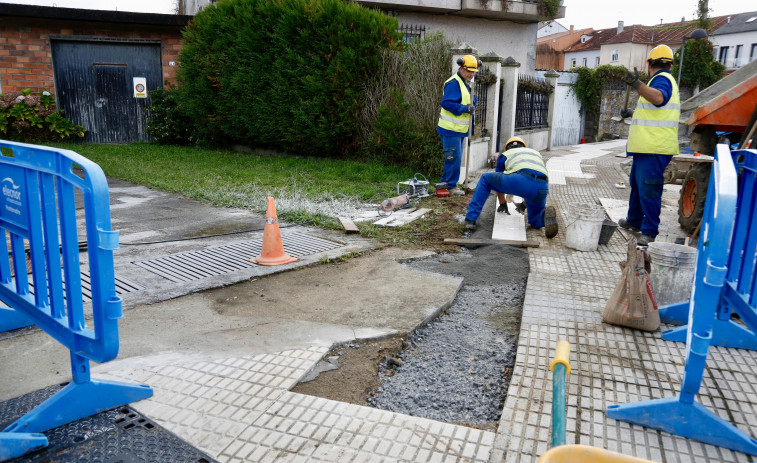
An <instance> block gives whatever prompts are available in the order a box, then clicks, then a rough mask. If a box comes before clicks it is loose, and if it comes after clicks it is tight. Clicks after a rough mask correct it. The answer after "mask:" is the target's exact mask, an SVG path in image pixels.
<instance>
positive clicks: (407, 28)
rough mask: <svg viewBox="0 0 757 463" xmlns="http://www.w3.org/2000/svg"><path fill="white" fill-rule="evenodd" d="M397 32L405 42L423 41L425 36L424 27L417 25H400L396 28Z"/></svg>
mask: <svg viewBox="0 0 757 463" xmlns="http://www.w3.org/2000/svg"><path fill="white" fill-rule="evenodd" d="M397 32H399V33H400V34H402V36H403V40H404V41H405V42H412V41H414V40H423V38H424V37H425V36H426V26H421V25H418V24H400V25H399V27H397Z"/></svg>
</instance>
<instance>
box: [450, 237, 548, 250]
mask: <svg viewBox="0 0 757 463" xmlns="http://www.w3.org/2000/svg"><path fill="white" fill-rule="evenodd" d="M444 242H445V243H447V244H457V245H460V246H488V245H490V244H509V245H511V246H518V247H521V248H538V247H539V242H538V241H513V240H487V239H481V238H445V239H444Z"/></svg>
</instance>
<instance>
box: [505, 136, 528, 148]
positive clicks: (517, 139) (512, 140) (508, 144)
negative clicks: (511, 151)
mask: <svg viewBox="0 0 757 463" xmlns="http://www.w3.org/2000/svg"><path fill="white" fill-rule="evenodd" d="M516 141H517V142H518V143H520V144H521V145H523V147H524V148H525V147H526V142H524V141H523V139H522V138H520V137H511V138H509V139H508V140H507V142H505V151H507V150H508V146H510V143H514V142H516Z"/></svg>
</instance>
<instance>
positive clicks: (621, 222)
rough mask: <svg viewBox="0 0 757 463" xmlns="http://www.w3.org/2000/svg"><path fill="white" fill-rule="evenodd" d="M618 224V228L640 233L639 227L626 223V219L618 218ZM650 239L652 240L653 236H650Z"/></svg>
mask: <svg viewBox="0 0 757 463" xmlns="http://www.w3.org/2000/svg"><path fill="white" fill-rule="evenodd" d="M618 225H620V228H623V229H626V230H628V231H632V232H634V233H640V232H641V228H639V227H634V226H633V225H631V224H630V223H628V220H626V219H620V220H618ZM652 241H654V238H652Z"/></svg>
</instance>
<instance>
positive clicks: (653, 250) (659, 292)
mask: <svg viewBox="0 0 757 463" xmlns="http://www.w3.org/2000/svg"><path fill="white" fill-rule="evenodd" d="M647 254H648V255H649V260H650V261H651V269H650V272H649V281H650V282H651V283H652V289H653V290H654V295H655V299H657V305H659V306H660V307H662V306H664V305H668V304H674V303H676V302H682V301H687V300H689V298H690V297H691V283H692V281H693V279H694V272H695V268H696V260H697V250H696V248H692V247H690V246H684V245H682V244H674V243H658V242H656V241H655V242H652V243H649V247H648V248H647Z"/></svg>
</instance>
